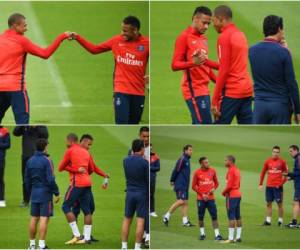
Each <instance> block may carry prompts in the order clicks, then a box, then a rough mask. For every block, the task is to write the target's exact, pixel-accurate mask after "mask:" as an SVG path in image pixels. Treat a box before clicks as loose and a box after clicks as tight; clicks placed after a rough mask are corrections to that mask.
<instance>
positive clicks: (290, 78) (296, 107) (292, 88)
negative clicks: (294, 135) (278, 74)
mask: <svg viewBox="0 0 300 250" xmlns="http://www.w3.org/2000/svg"><path fill="white" fill-rule="evenodd" d="M285 52H286V56H285V61H284V77H285V81H286V84H287V86H288V89H289V94H290V98H291V101H292V105H293V111H294V114H295V120H296V123H299V122H300V121H299V120H300V101H299V88H298V83H297V81H296V78H295V71H294V67H293V62H292V57H291V54H290V52H289V51H288V50H287V49H286V50H285Z"/></svg>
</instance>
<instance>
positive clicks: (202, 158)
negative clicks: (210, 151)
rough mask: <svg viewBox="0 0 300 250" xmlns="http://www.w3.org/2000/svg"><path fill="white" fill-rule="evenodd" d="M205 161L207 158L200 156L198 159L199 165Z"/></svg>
mask: <svg viewBox="0 0 300 250" xmlns="http://www.w3.org/2000/svg"><path fill="white" fill-rule="evenodd" d="M206 159H207V157H205V156H202V157H200V158H199V163H200V164H201V163H202V162H203V161H205V160H206Z"/></svg>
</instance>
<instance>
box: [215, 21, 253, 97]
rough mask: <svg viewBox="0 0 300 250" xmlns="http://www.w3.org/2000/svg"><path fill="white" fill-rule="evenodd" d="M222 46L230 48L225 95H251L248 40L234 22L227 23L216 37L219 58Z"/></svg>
mask: <svg viewBox="0 0 300 250" xmlns="http://www.w3.org/2000/svg"><path fill="white" fill-rule="evenodd" d="M226 45H227V46H226ZM224 46H225V48H226V47H227V48H230V58H229V62H228V63H229V70H228V72H227V74H228V77H227V79H226V86H225V95H226V96H228V97H232V98H244V97H249V96H252V92H253V86H252V81H251V78H250V74H249V72H248V67H247V66H248V42H247V39H246V36H245V34H244V33H243V32H242V31H240V30H239V29H238V28H237V27H236V26H235V25H234V24H230V25H228V26H227V27H226V28H225V29H224V31H223V32H222V33H221V35H220V36H219V39H218V51H219V58H221V57H222V52H221V51H222V47H223V50H224V49H225V48H224ZM220 67H222V65H220Z"/></svg>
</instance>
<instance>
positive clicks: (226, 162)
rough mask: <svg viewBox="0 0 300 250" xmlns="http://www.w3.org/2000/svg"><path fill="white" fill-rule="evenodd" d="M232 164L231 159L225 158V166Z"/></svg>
mask: <svg viewBox="0 0 300 250" xmlns="http://www.w3.org/2000/svg"><path fill="white" fill-rule="evenodd" d="M230 164H231V162H230V160H228V159H227V158H225V162H224V165H225V167H229V166H230Z"/></svg>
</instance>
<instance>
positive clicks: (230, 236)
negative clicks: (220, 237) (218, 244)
mask: <svg viewBox="0 0 300 250" xmlns="http://www.w3.org/2000/svg"><path fill="white" fill-rule="evenodd" d="M233 237H234V227H230V228H228V239H229V240H233Z"/></svg>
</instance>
